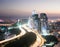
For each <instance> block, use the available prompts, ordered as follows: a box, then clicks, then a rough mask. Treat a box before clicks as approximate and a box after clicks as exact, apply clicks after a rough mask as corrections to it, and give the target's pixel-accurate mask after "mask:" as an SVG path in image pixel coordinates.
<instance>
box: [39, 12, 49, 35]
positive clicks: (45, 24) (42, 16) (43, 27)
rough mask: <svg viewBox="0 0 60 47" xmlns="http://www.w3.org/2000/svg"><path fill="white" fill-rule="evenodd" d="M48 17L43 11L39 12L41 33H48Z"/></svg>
mask: <svg viewBox="0 0 60 47" xmlns="http://www.w3.org/2000/svg"><path fill="white" fill-rule="evenodd" d="M47 29H48V18H47V15H46V14H45V13H41V14H40V31H41V33H42V34H43V35H48V31H47Z"/></svg>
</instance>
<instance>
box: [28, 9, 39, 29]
mask: <svg viewBox="0 0 60 47" xmlns="http://www.w3.org/2000/svg"><path fill="white" fill-rule="evenodd" d="M28 24H29V27H30V28H33V29H36V30H38V28H39V27H38V26H39V25H38V24H39V18H38V14H37V13H36V11H35V10H33V12H32V16H31V17H29V21H28Z"/></svg>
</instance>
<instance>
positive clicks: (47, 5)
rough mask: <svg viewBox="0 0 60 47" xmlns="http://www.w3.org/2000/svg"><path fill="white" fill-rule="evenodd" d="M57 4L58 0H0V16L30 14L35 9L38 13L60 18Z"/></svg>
mask: <svg viewBox="0 0 60 47" xmlns="http://www.w3.org/2000/svg"><path fill="white" fill-rule="evenodd" d="M59 4H60V0H0V16H1V15H3V16H4V15H5V16H9V15H10V16H12V15H13V16H18V17H21V16H22V17H25V16H31V15H32V11H33V10H34V9H35V10H36V11H37V13H38V14H39V13H46V14H47V15H48V17H50V18H51V17H53V18H56V17H57V18H60V6H59Z"/></svg>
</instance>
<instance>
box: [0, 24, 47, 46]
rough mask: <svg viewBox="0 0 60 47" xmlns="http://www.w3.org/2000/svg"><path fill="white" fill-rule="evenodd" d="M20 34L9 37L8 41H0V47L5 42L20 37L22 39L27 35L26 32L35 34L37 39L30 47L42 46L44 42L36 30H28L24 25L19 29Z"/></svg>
mask: <svg viewBox="0 0 60 47" xmlns="http://www.w3.org/2000/svg"><path fill="white" fill-rule="evenodd" d="M20 30H21V33H20V34H19V35H17V36H16V35H15V36H14V37H11V38H9V39H5V40H2V41H0V47H2V46H3V44H5V43H7V42H10V41H13V40H15V39H19V38H20V37H22V36H23V35H24V34H25V33H28V32H33V33H35V34H36V36H37V38H36V42H35V43H34V44H33V45H31V46H30V47H37V46H40V47H41V46H42V45H43V44H44V42H45V41H46V40H45V39H44V38H43V37H42V36H41V35H40V34H39V33H38V31H37V30H35V29H30V28H29V27H28V26H27V25H26V24H24V25H23V26H22V27H21V28H20Z"/></svg>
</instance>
